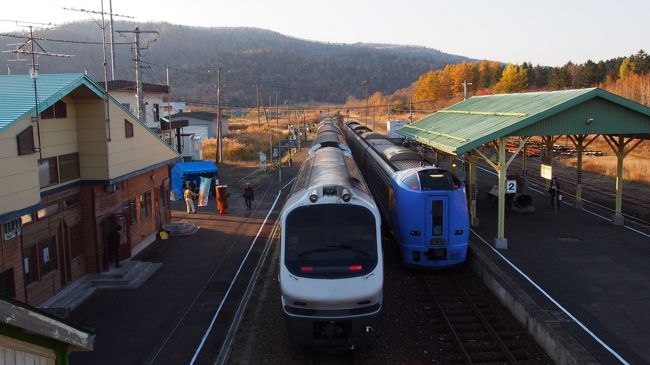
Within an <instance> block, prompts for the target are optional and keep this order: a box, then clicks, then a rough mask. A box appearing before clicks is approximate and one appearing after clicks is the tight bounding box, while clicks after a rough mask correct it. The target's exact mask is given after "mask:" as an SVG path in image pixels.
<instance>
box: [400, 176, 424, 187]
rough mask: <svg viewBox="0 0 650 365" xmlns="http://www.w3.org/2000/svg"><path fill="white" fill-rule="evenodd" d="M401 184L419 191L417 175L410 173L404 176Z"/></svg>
mask: <svg viewBox="0 0 650 365" xmlns="http://www.w3.org/2000/svg"><path fill="white" fill-rule="evenodd" d="M402 182H403V183H404V184H405V185H406V186H408V187H409V189H412V190H420V181H419V180H418V174H416V173H415V172H411V173H410V174H408V175H406V176H405V177H404V178H403V179H402Z"/></svg>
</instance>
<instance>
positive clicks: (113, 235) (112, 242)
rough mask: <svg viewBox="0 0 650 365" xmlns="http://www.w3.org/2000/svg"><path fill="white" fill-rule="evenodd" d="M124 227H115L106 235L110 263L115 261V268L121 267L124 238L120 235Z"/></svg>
mask: <svg viewBox="0 0 650 365" xmlns="http://www.w3.org/2000/svg"><path fill="white" fill-rule="evenodd" d="M121 229H122V226H120V225H119V224H118V225H116V226H115V227H113V228H112V229H111V230H110V231H109V232H108V234H107V235H106V241H107V243H108V262H111V260H113V259H114V260H115V267H120V241H121V240H122V236H121V235H120V230H121Z"/></svg>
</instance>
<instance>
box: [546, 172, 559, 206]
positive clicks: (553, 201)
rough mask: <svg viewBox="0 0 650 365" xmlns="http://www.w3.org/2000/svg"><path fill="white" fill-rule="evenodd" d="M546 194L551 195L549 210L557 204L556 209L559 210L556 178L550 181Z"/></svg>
mask: <svg viewBox="0 0 650 365" xmlns="http://www.w3.org/2000/svg"><path fill="white" fill-rule="evenodd" d="M548 192H549V193H550V194H551V208H553V207H554V206H555V205H556V204H557V208H558V209H560V200H561V198H560V183H559V182H558V180H557V177H553V178H552V179H551V186H550V187H549V188H548Z"/></svg>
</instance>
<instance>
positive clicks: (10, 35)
mask: <svg viewBox="0 0 650 365" xmlns="http://www.w3.org/2000/svg"><path fill="white" fill-rule="evenodd" d="M0 37H7V38H21V39H24V38H25V36H21V35H18V34H9V33H0ZM34 39H35V40H38V41H45V42H59V43H74V44H92V45H103V43H102V42H93V41H78V40H72V39H55V38H45V37H34ZM115 44H119V45H126V44H131V42H116V43H115Z"/></svg>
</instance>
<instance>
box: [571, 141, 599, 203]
mask: <svg viewBox="0 0 650 365" xmlns="http://www.w3.org/2000/svg"><path fill="white" fill-rule="evenodd" d="M598 136H599V135H598V134H596V135H595V136H593V138H591V140H589V141H587V137H588V136H587V135H584V134H578V135H575V136H573V135H567V137H568V138H569V140H571V143H573V146H574V147H575V148H576V151H577V153H578V157H577V160H578V161H577V171H576V208H579V209H582V207H583V205H584V203H583V201H582V154H583V153H584V151H585V149H586V148H587V147H588V146H589V145H590V144H591V143H592V142H593V141H595V140H596V138H598ZM585 141H587V142H586V143H585Z"/></svg>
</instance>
